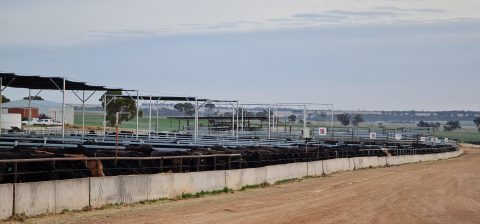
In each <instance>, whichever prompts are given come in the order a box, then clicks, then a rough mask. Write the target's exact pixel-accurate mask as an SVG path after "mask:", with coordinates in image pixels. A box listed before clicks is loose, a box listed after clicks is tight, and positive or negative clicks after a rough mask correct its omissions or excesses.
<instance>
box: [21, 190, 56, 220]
mask: <svg viewBox="0 0 480 224" xmlns="http://www.w3.org/2000/svg"><path fill="white" fill-rule="evenodd" d="M55 182H56V181H44V182H34V183H21V184H15V214H23V215H27V216H33V215H40V214H44V213H53V212H55Z"/></svg>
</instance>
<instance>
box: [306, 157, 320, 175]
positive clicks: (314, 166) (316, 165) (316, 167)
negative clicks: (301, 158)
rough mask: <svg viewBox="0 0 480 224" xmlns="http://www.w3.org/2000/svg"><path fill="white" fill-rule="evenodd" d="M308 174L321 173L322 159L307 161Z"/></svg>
mask: <svg viewBox="0 0 480 224" xmlns="http://www.w3.org/2000/svg"><path fill="white" fill-rule="evenodd" d="M307 174H308V176H312V177H318V176H322V175H323V160H320V161H313V162H308V172H307Z"/></svg>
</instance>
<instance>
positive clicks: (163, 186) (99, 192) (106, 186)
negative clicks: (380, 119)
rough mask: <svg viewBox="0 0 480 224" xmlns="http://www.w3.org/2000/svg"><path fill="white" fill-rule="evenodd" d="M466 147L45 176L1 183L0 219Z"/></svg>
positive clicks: (370, 164) (237, 185) (355, 166)
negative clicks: (187, 169)
mask: <svg viewBox="0 0 480 224" xmlns="http://www.w3.org/2000/svg"><path fill="white" fill-rule="evenodd" d="M462 153H463V151H457V152H448V153H443V154H428V155H404V156H389V157H357V158H340V159H330V160H323V161H314V162H308V163H290V164H281V165H274V166H267V167H261V168H251V169H240V170H222V171H207V172H195V173H167V174H165V173H164V174H152V175H129V176H114V177H94V178H85V179H73V180H60V181H46V182H33V183H19V184H15V198H13V193H14V192H13V189H14V188H13V185H12V184H3V185H0V198H1V203H0V219H5V218H8V217H9V216H10V215H11V214H12V210H13V203H12V202H14V203H15V214H24V215H27V216H34V215H39V214H44V213H53V212H56V213H59V212H61V211H63V210H79V209H82V208H84V207H87V206H91V207H96V208H98V207H101V206H103V205H106V204H115V203H126V204H129V203H135V202H139V201H145V200H155V199H161V198H174V197H176V196H178V195H181V194H182V193H192V194H193V193H196V192H201V191H214V190H221V189H223V188H225V187H228V188H231V189H240V188H241V187H243V186H247V185H257V184H262V183H265V182H268V183H271V184H273V183H275V182H277V181H280V180H286V179H294V178H302V177H305V176H320V175H322V174H331V173H335V172H343V171H351V170H354V169H361V168H369V167H377V166H385V165H387V164H389V165H401V164H405V163H413V162H420V161H434V160H438V159H446V158H451V157H456V156H459V155H461V154H462Z"/></svg>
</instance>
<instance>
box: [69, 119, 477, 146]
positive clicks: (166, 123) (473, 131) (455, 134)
mask: <svg viewBox="0 0 480 224" xmlns="http://www.w3.org/2000/svg"><path fill="white" fill-rule="evenodd" d="M259 123H260V122H259V121H252V125H259ZM189 124H190V126H193V124H194V121H193V119H192V120H190V121H189ZM75 125H78V126H80V125H82V113H81V112H75ZM85 125H86V126H97V127H103V114H102V113H92V112H87V113H85ZM199 125H200V126H207V121H206V120H202V119H200V124H199ZM263 125H264V126H267V125H266V123H265V122H263ZM382 125H383V126H384V127H386V128H391V129H393V128H416V124H415V123H383V124H382ZM158 126H159V131H182V130H183V127H184V126H187V121H186V120H179V119H168V118H165V117H161V118H159V125H158ZM279 126H280V129H281V128H282V127H283V126H284V123H283V122H279ZM288 126H292V127H294V128H301V127H303V123H299V122H296V123H287V127H288ZM307 126H309V127H319V126H325V127H329V126H330V122H329V121H325V122H314V123H312V124H309V125H307ZM334 126H335V127H341V125H340V123H338V122H335V123H334ZM155 127H156V118H155V117H152V130H155ZM360 127H363V128H372V129H375V128H378V123H374V122H366V123H363V124H362V125H361V126H360ZM120 128H124V129H135V128H136V121H135V119H134V120H131V121H128V122H124V123H122V124H121V125H120ZM139 128H140V130H148V117H142V118H140V120H139ZM435 135H436V136H437V137H439V138H449V139H452V140H459V141H463V142H471V143H475V142H476V143H480V132H478V129H477V128H476V127H475V126H473V125H463V128H462V129H461V130H456V131H449V132H447V131H437V132H435Z"/></svg>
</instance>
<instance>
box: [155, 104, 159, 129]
mask: <svg viewBox="0 0 480 224" xmlns="http://www.w3.org/2000/svg"><path fill="white" fill-rule="evenodd" d="M156 114H157V123H156V125H155V126H156V128H155V133H156V134H157V135H158V100H157V113H156Z"/></svg>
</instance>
